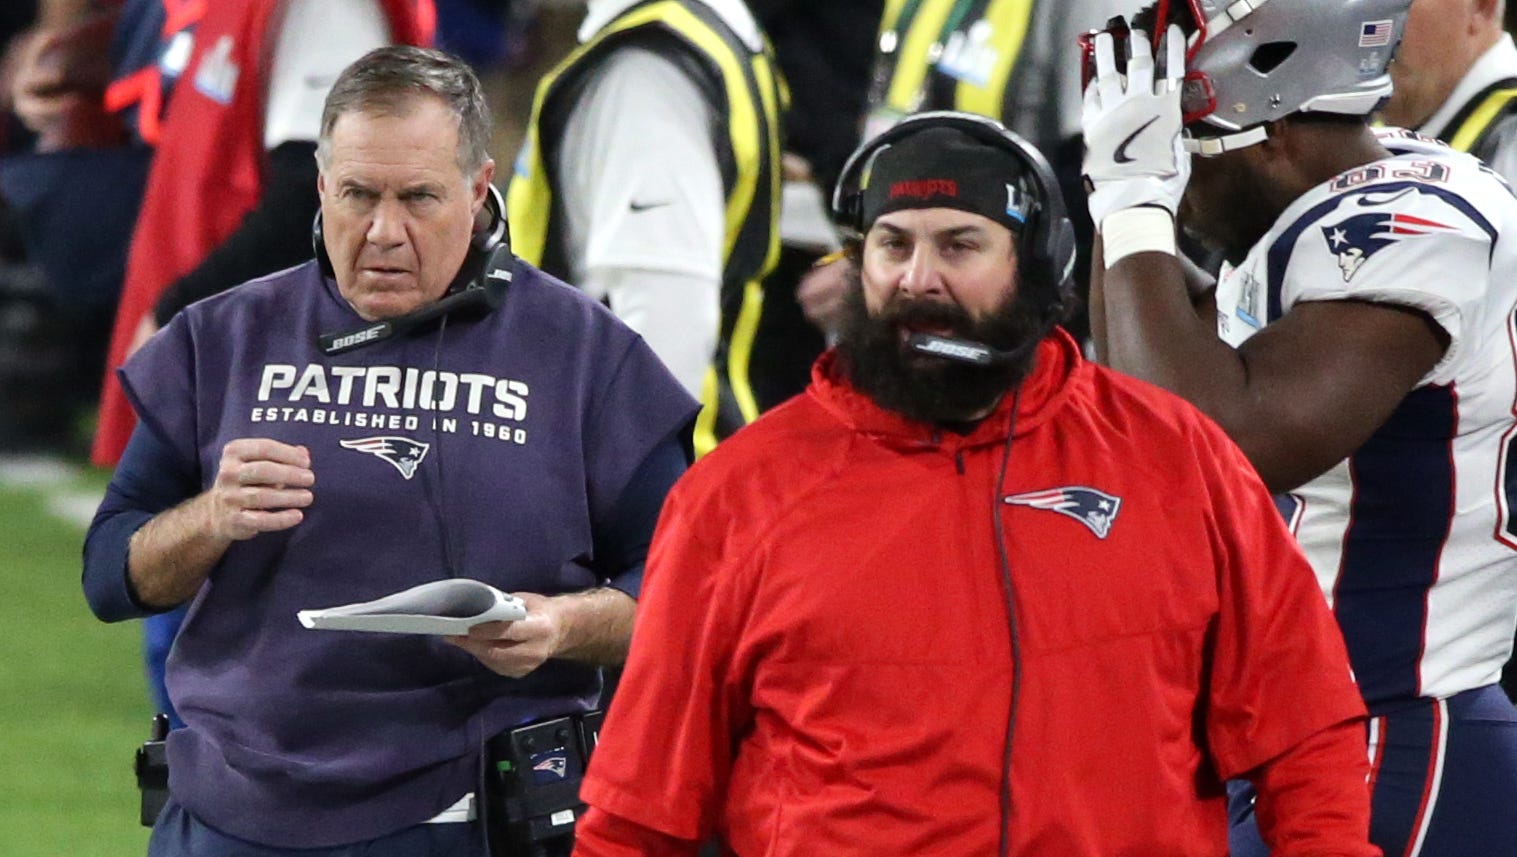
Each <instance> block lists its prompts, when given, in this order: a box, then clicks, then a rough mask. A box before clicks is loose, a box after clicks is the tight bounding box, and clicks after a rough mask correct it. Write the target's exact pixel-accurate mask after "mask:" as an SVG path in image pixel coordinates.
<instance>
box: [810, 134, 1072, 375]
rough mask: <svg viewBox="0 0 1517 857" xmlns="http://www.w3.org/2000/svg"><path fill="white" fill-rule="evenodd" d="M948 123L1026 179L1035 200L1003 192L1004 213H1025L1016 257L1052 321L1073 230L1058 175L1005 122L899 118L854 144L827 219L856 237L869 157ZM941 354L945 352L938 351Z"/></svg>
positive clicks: (1058, 309)
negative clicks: (1000, 155)
mask: <svg viewBox="0 0 1517 857" xmlns="http://www.w3.org/2000/svg"><path fill="white" fill-rule="evenodd" d="M932 128H950V129H953V130H956V131H960V132H962V133H963V134H965V135H967V136H969V137H972V138H973V139H975V140H976V141H977V142H981V143H984V144H985V145H987V146H994V147H995V148H997V149H1000V150H1003V151H1005V152H1007V153H1009V154H1010V155H1011V156H1012V157H1013V159H1015V160H1016V162H1017V163H1018V165H1020V166H1021V167H1022V169H1023V176H1024V177H1026V178H1028V179H1030V180H1031V182H1032V188H1031V190H1032V194H1033V195H1034V196H1035V197H1036V199H1026V198H1025V196H1024V195H1022V194H1017V193H1015V190H1016V188H1015V185H1010V184H1008V189H1009V190H1011V191H1013V193H1012V194H1011V195H1010V196H1009V197H1008V201H1007V204H1008V209H1007V213H1008V214H1012V213H1013V208H1014V209H1015V213H1016V214H1018V215H1022V216H1025V221H1024V225H1023V228H1022V230H1021V233H1020V235H1019V236H1018V237H1017V258H1018V259H1019V260H1020V264H1021V266H1022V267H1023V269H1024V270H1025V271H1027V273H1028V274H1029V275H1030V276H1029V277H1027V278H1024V281H1030V282H1031V283H1033V284H1034V287H1035V288H1039V289H1041V290H1044V291H1046V292H1047V293H1046V294H1042V295H1040V296H1039V297H1040V298H1041V299H1042V302H1043V308H1044V317H1045V319H1046V321H1047V322H1048V324H1050V325H1052V324H1054V323H1056V322H1057V321H1058V320H1059V319H1060V318H1061V317H1062V315H1063V313H1064V310H1065V308H1066V307H1068V306H1069V305H1070V304H1071V302H1072V295H1073V291H1074V266H1075V231H1074V226H1073V224H1071V223H1070V221H1069V217H1068V216H1067V215H1066V214H1065V208H1064V197H1063V194H1061V193H1060V192H1059V183H1058V180H1057V179H1056V178H1055V177H1054V174H1053V169H1052V168H1051V167H1049V165H1048V161H1047V160H1045V159H1044V158H1043V155H1042V154H1040V153H1039V152H1038V150H1037V149H1035V148H1033V147H1032V145H1031V144H1029V143H1027V142H1026V141H1025V140H1023V139H1022V138H1021V137H1019V136H1017V135H1016V134H1014V133H1012V132H1011V131H1010V130H1008V129H1007V128H1006V126H1004V125H1002V124H1001V123H999V122H997V121H995V120H994V119H990V118H988V117H985V116H980V115H977V114H974V113H963V112H959V111H954V110H935V111H930V112H926V113H918V114H915V115H913V116H908V117H907V118H905V119H902V120H901V121H900V122H899V123H897V124H896V125H895V126H894V127H892V128H891V129H889V130H888V131H885V132H884V133H882V134H880V135H879V136H877V137H875V138H874V139H873V140H870V141H868V142H867V143H865V144H864V145H862V146H860V147H859V148H858V149H857V150H856V151H855V152H854V153H853V154H852V155H850V156H849V158H848V161H847V163H846V164H844V165H843V171H842V174H841V175H840V176H839V177H838V181H837V185H836V187H835V188H834V189H833V192H832V217H833V221H834V222H835V223H837V225H838V226H839V227H840V228H842V229H843V230H844V231H845V232H846V233H848V234H849V236H850V237H852V238H853V239H855V240H859V239H862V237H863V235H864V232H865V231H866V229H867V226H868V224H866V223H864V222H863V218H864V187H865V184H866V182H865V180H864V174H865V173H866V172H867V171H868V169H869V167H870V165H871V163H872V162H873V161H874V158H875V157H876V156H877V155H878V154H879V153H880V152H882V151H884V150H885V149H886V148H888V147H890V146H892V145H894V144H895V143H897V142H899V141H900V140H903V139H905V138H906V137H909V136H911V135H913V134H916V133H917V132H919V131H926V130H928V129H932ZM941 356H947V354H946V353H943V354H942V355H941Z"/></svg>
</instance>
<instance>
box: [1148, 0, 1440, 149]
mask: <svg viewBox="0 0 1517 857" xmlns="http://www.w3.org/2000/svg"><path fill="white" fill-rule="evenodd" d="M1411 4H1412V0H1166V2H1160V3H1158V4H1157V10H1156V12H1157V15H1158V16H1159V17H1161V18H1164V17H1167V18H1169V19H1170V20H1169V21H1164V20H1160V21H1157V23H1156V27H1155V29H1154V31H1153V32H1158V33H1163V32H1164V27H1165V26H1167V25H1168V23H1171V22H1173V23H1179V24H1180V25H1181V27H1182V29H1183V30H1184V32H1185V34H1186V36H1187V51H1186V57H1187V62H1186V71H1187V76H1186V81H1185V86H1184V90H1183V93H1184V94H1183V99H1182V100H1183V103H1184V108H1185V119H1186V123H1187V136H1188V137H1189V139H1187V141H1186V148H1188V149H1190V150H1191V151H1195V152H1201V153H1203V154H1213V153H1219V152H1223V151H1227V150H1229V149H1236V148H1241V147H1242V146H1247V145H1250V144H1252V143H1257V142H1259V141H1260V140H1263V139H1264V136H1265V135H1264V129H1263V127H1261V126H1262V125H1263V124H1264V123H1266V122H1272V121H1274V120H1276V119H1280V118H1282V117H1284V116H1287V115H1289V114H1292V113H1296V112H1318V113H1340V114H1347V115H1352V116H1364V115H1368V114H1369V113H1371V112H1373V111H1374V110H1375V109H1376V108H1377V107H1379V106H1380V104H1381V102H1383V101H1384V100H1385V99H1386V98H1387V97H1389V96H1390V94H1391V76H1390V74H1389V73H1388V72H1387V71H1386V67H1387V66H1388V65H1389V64H1390V61H1391V57H1392V55H1393V54H1394V53H1395V50H1396V47H1397V46H1398V45H1399V44H1400V42H1401V36H1402V33H1403V32H1404V30H1405V27H1406V14H1407V9H1408V8H1409V7H1410V6H1411ZM1171 7H1173V8H1171ZM1187 17H1189V18H1190V19H1191V20H1186V18H1187Z"/></svg>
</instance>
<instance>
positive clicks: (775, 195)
mask: <svg viewBox="0 0 1517 857" xmlns="http://www.w3.org/2000/svg"><path fill="white" fill-rule="evenodd" d="M629 44H635V45H638V46H640V47H644V48H647V49H650V50H653V51H656V52H658V53H659V54H660V55H663V56H666V57H668V58H669V59H671V60H673V61H675V62H677V63H679V64H680V65H681V66H683V67H686V68H689V69H690V70H691V71H692V74H693V76H694V77H695V79H696V81H697V83H698V84H700V86H701V89H702V90H703V91H704V92H706V93H707V95H708V97H709V98H710V99H711V104H712V107H713V112H714V115H715V116H717V117H725V119H726V123H727V129H726V130H727V133H726V134H725V135H722V136H721V139H720V142H719V147H718V152H717V157H718V162H719V164H720V167H721V174H722V183H723V187H724V189H725V194H726V201H727V205H726V232H725V235H726V241H725V247H724V254H723V268H722V295H721V307H722V313H721V316H722V317H721V331H720V334H719V336H718V340H717V353H716V355H715V356H714V359H713V361H712V367H711V369H710V370H709V371H708V372H707V374H706V381H705V386H704V389H703V391H702V395H701V400H702V401H701V405H702V407H701V412H700V415H699V416H698V417H697V419H696V432H695V447H696V453H697V454H704V453H706V452H708V451H710V450H711V449H712V448H713V447H714V446H715V445H716V443H717V441H718V440H719V439H721V438H723V437H726V436H728V435H730V434H731V433H732V432H734V431H736V430H737V429H738V428H740V427H742V426H743V425H745V424H747V423H749V422H752V421H753V420H754V419H756V418H757V417H758V413H759V408H758V404H757V401H756V400H755V398H754V395H753V389H752V385H751V384H750V383H749V378H748V369H749V359H750V356H751V354H752V351H753V342H754V338H755V336H756V334H757V331H758V328H759V320H760V318H761V316H762V314H763V304H764V292H763V287H762V285H761V281H762V280H763V277H764V275H765V274H767V273H768V272H769V271H770V270H771V269H772V268H773V267H774V265H775V262H776V261H777V260H778V258H779V246H780V245H779V208H780V181H781V170H780V155H781V151H782V146H781V139H780V112H781V110H782V109H783V108H784V104H785V101H786V98H787V94H786V93H785V90H784V83H783V81H782V79H781V78H780V74H779V71H778V67H777V66H776V64H775V62H774V58H773V55H772V53H771V51H770V50H769V48H768V46H767V45H765V47H764V49H763V50H759V51H755V50H753V49H751V48H750V47H749V46H748V45H747V44H746V43H744V41H743V40H742V39H741V38H739V37H738V36H737V34H735V33H734V32H732V30H731V29H730V28H729V27H728V26H727V25H726V24H725V23H724V22H723V21H722V19H721V17H720V16H719V15H717V14H716V13H715V12H714V11H712V10H711V9H710V8H709V7H707V6H706V5H705V4H703V3H699V2H694V0H650V2H645V3H640V4H637V5H635V6H632V7H630V8H629V9H627V10H626V11H625V12H623V13H622V14H621V15H620V16H618V17H617V18H615V19H614V20H612V21H611V22H610V23H609V24H607V25H606V26H605V27H602V28H601V30H600V31H599V32H598V33H596V34H595V35H594V36H593V37H592V38H591V39H590V40H589V41H587V42H585V43H584V44H582V45H580V46H579V47H578V48H577V49H576V50H574V51H573V52H572V53H571V54H570V55H569V56H568V57H567V58H566V59H564V61H563V62H561V63H560V64H559V65H558V66H557V67H556V68H554V69H553V70H552V71H550V72H549V73H548V74H547V75H545V76H544V77H543V79H542V81H541V82H539V83H538V87H537V94H536V96H535V99H534V102H533V105H532V120H531V124H530V126H529V127H528V131H527V138H526V142H525V143H524V144H523V147H522V151H521V154H520V155H519V157H518V158H517V161H516V166H515V174H514V175H513V176H512V179H511V183H510V187H509V190H508V193H507V196H506V208H507V213H508V216H509V220H510V223H511V244H512V249H513V250H514V251H515V252H516V254H517V255H519V256H520V257H521V258H523V259H525V260H527V261H528V262H530V263H531V264H533V265H536V266H538V267H539V268H542V269H543V270H545V271H547V272H548V273H550V274H553V275H555V276H558V277H565V276H566V274H567V273H568V265H567V263H566V261H565V260H564V259H563V246H562V244H563V239H562V229H563V224H562V212H561V211H560V210H559V209H558V204H557V202H556V200H555V198H554V191H555V190H556V188H555V187H554V181H553V175H552V169H553V166H552V165H553V164H554V163H555V162H556V161H555V147H556V145H557V143H558V141H559V140H560V139H561V137H562V134H563V129H564V126H565V125H566V124H567V123H568V119H569V113H570V111H571V110H572V109H573V106H574V104H575V103H576V102H577V101H578V96H579V94H580V92H581V91H582V86H583V84H584V80H585V79H586V78H587V77H588V74H587V72H588V71H589V70H591V69H593V68H594V67H595V66H596V64H597V62H598V60H599V59H600V58H601V57H602V56H605V55H607V54H608V53H609V52H610V51H612V50H614V49H616V48H618V47H621V46H624V45H629Z"/></svg>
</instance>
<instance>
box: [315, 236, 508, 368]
mask: <svg viewBox="0 0 1517 857" xmlns="http://www.w3.org/2000/svg"><path fill="white" fill-rule="evenodd" d="M514 260H515V257H514V256H512V255H511V248H510V247H509V246H508V245H504V244H502V245H500V246H498V247H496V248H495V250H494V251H493V252H491V254H490V256H489V258H487V259H485V269H484V272H483V274H484V276H483V277H482V278H481V279H483V280H484V283H483V284H480V285H470V286H469V287H467V288H465V289H464V290H463V291H460V292H455V293H453V294H451V295H448V296H447V297H445V298H442V299H441V300H439V301H437V302H435V303H431V304H427V305H426V306H424V307H422V308H421V309H418V310H414V311H412V312H408V313H406V314H405V315H399V316H396V317H394V318H384V319H380V320H379V321H375V322H371V323H369V324H366V325H364V326H363V327H357V328H353V329H351V330H344V331H340V332H337V333H323V334H321V335H320V336H318V337H317V340H316V341H317V344H318V345H319V346H320V348H321V351H322V353H323V354H326V355H328V356H330V355H334V354H342V353H345V352H348V351H352V350H354V349H355V348H362V347H364V346H365V345H373V344H374V343H376V342H383V341H385V340H386V339H392V338H394V337H396V336H400V335H401V334H404V333H408V332H410V331H412V330H415V329H416V328H418V327H420V326H422V325H424V324H426V323H427V322H430V321H435V320H437V319H439V318H442V317H443V316H445V315H451V314H452V313H455V312H464V311H467V312H471V313H472V312H480V313H485V312H490V311H491V310H494V309H496V308H498V307H499V306H500V305H501V303H502V302H503V301H504V300H505V298H506V287H507V286H509V285H510V284H511V278H512V267H513V262H514Z"/></svg>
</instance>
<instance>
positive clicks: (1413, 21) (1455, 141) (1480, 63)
mask: <svg viewBox="0 0 1517 857" xmlns="http://www.w3.org/2000/svg"><path fill="white" fill-rule="evenodd" d="M1505 12H1506V0H1413V3H1412V8H1411V12H1409V13H1408V14H1407V19H1406V36H1405V37H1404V38H1403V39H1402V41H1401V50H1400V52H1399V53H1398V54H1397V55H1396V61H1395V62H1394V63H1391V80H1392V81H1394V83H1395V87H1396V90H1395V92H1394V93H1393V94H1392V95H1391V97H1390V100H1389V101H1387V102H1386V103H1385V107H1384V108H1382V109H1381V112H1380V119H1381V120H1382V121H1383V122H1384V123H1385V124H1387V125H1399V126H1401V127H1403V128H1410V129H1412V130H1415V131H1420V132H1422V133H1424V134H1427V135H1428V136H1430V137H1437V138H1438V139H1440V140H1442V141H1443V142H1445V143H1448V144H1449V145H1450V146H1451V147H1453V148H1455V149H1458V150H1459V151H1461V152H1469V153H1471V154H1473V155H1475V156H1477V157H1479V158H1480V159H1481V160H1483V161H1485V162H1486V163H1487V164H1489V165H1490V166H1491V167H1492V168H1493V169H1495V170H1496V172H1498V173H1500V174H1501V176H1502V177H1503V178H1505V179H1506V180H1507V181H1508V182H1510V183H1517V45H1514V44H1513V42H1512V37H1511V35H1510V34H1508V33H1506V32H1503V31H1502V18H1503V15H1504V14H1505ZM1501 686H1502V687H1503V688H1504V689H1505V690H1506V692H1507V696H1510V697H1511V698H1512V699H1513V700H1517V666H1513V662H1512V661H1508V662H1507V665H1506V671H1505V672H1504V673H1503V675H1502V681H1501Z"/></svg>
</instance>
